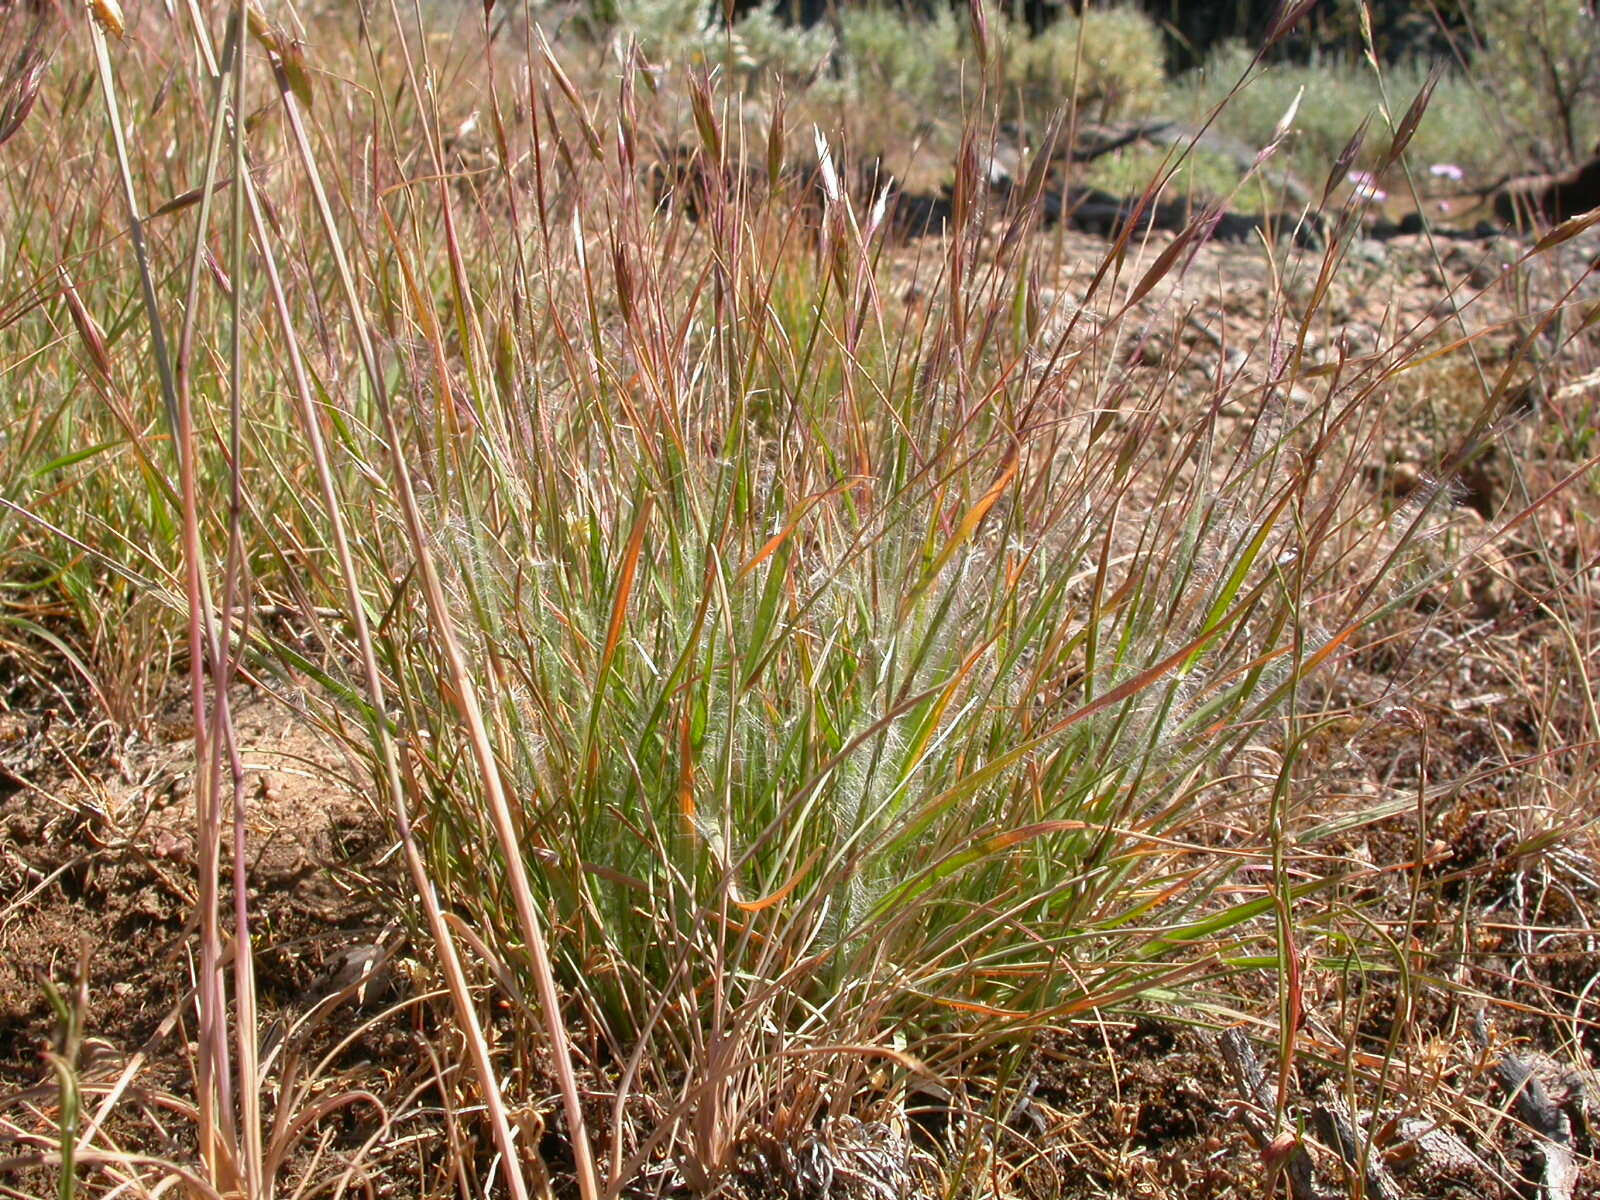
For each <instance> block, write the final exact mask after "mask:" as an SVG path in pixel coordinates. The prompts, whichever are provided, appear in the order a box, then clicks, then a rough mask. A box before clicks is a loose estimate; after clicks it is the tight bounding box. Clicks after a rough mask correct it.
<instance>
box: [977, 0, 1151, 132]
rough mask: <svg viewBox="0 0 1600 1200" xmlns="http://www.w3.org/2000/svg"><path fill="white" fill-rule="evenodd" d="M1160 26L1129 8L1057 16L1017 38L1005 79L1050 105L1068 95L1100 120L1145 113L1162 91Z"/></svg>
mask: <svg viewBox="0 0 1600 1200" xmlns="http://www.w3.org/2000/svg"><path fill="white" fill-rule="evenodd" d="M1161 64H1162V46H1161V31H1160V30H1159V29H1157V28H1156V26H1155V23H1154V22H1152V21H1151V20H1150V18H1149V17H1147V16H1145V15H1144V14H1143V13H1142V12H1139V11H1138V10H1137V9H1134V8H1107V9H1090V10H1088V11H1086V12H1084V13H1082V14H1081V15H1078V16H1071V15H1066V16H1062V17H1061V18H1060V19H1059V20H1057V21H1055V22H1054V23H1052V24H1051V25H1050V26H1049V27H1048V28H1047V29H1045V30H1044V31H1043V32H1042V33H1040V34H1039V35H1038V36H1037V37H1034V38H1030V39H1027V40H1023V41H1019V42H1018V44H1017V45H1016V48H1015V49H1014V51H1013V53H1012V55H1011V58H1010V61H1009V62H1008V64H1007V68H1008V70H1007V76H1008V79H1009V80H1010V81H1011V82H1012V83H1014V84H1016V85H1017V86H1018V87H1021V88H1022V89H1024V91H1025V93H1027V94H1028V95H1029V96H1030V97H1031V98H1032V99H1034V100H1036V101H1039V102H1042V103H1043V104H1044V105H1045V106H1047V107H1049V108H1054V107H1055V106H1056V105H1057V104H1060V103H1061V102H1062V101H1064V100H1066V99H1068V98H1069V97H1070V98H1073V99H1075V100H1076V101H1077V103H1078V104H1079V105H1080V106H1087V107H1088V108H1089V109H1090V111H1091V112H1092V113H1093V114H1094V115H1095V116H1096V117H1098V118H1099V119H1100V120H1107V119H1109V118H1111V117H1113V116H1117V115H1120V114H1124V113H1147V112H1151V111H1153V110H1155V109H1156V108H1158V107H1160V102H1161V100H1162V98H1163V97H1164V95H1165V74H1164V72H1163V70H1162V65H1161Z"/></svg>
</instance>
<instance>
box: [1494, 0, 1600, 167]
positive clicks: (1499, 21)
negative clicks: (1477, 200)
mask: <svg viewBox="0 0 1600 1200" xmlns="http://www.w3.org/2000/svg"><path fill="white" fill-rule="evenodd" d="M1471 16H1472V20H1473V25H1474V29H1475V31H1476V33H1477V35H1478V37H1479V39H1480V41H1481V42H1482V46H1481V49H1480V50H1479V51H1478V55H1477V61H1478V65H1479V66H1480V68H1481V69H1480V70H1479V72H1478V74H1479V76H1480V77H1481V79H1482V80H1483V84H1484V86H1485V87H1486V88H1487V89H1488V90H1489V92H1490V94H1491V95H1492V96H1494V98H1495V99H1496V100H1497V101H1498V106H1499V108H1500V109H1501V111H1502V112H1503V113H1504V114H1505V116H1506V117H1507V118H1508V120H1509V123H1510V124H1511V125H1512V126H1513V127H1514V128H1515V129H1516V130H1517V132H1518V134H1519V135H1520V137H1521V138H1522V139H1523V140H1524V141H1525V142H1527V143H1528V144H1529V146H1530V148H1531V149H1532V151H1533V152H1534V154H1535V155H1536V156H1537V157H1539V158H1541V159H1543V160H1544V161H1545V162H1546V164H1547V165H1550V166H1555V165H1556V164H1558V163H1561V162H1569V163H1570V162H1573V161H1575V160H1577V159H1578V158H1580V157H1582V156H1583V154H1584V152H1585V151H1586V150H1587V149H1588V147H1589V146H1590V145H1592V144H1593V141H1594V137H1595V133H1596V123H1595V120H1594V117H1593V108H1594V103H1595V101H1596V100H1597V99H1600V21H1597V19H1596V17H1595V15H1594V13H1593V12H1592V11H1591V10H1590V8H1589V6H1588V5H1587V4H1580V3H1578V2H1577V0H1473V3H1472V5H1471Z"/></svg>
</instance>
